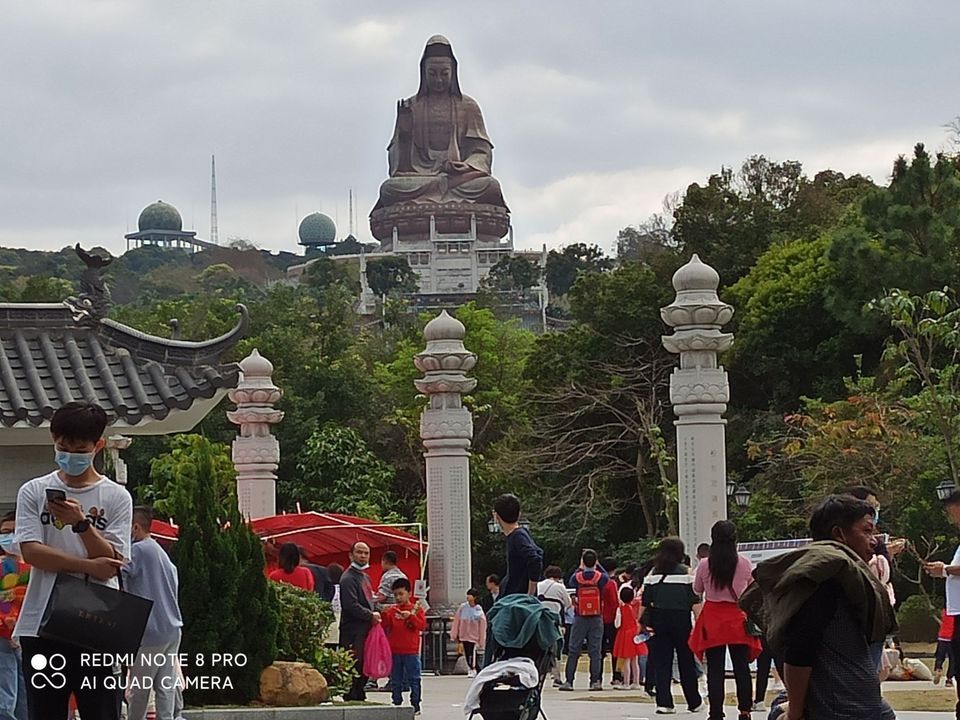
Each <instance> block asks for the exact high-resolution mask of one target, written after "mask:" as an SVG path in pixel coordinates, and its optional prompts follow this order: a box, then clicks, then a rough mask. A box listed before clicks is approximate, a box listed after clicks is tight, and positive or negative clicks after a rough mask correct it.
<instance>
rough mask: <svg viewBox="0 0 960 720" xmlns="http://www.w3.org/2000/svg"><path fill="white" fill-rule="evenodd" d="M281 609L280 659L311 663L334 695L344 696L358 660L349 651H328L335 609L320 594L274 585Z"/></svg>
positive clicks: (278, 636)
mask: <svg viewBox="0 0 960 720" xmlns="http://www.w3.org/2000/svg"><path fill="white" fill-rule="evenodd" d="M273 587H274V590H275V592H276V596H277V600H278V601H279V607H280V624H279V628H278V632H277V658H278V659H279V660H292V661H298V662H305V663H310V664H311V665H313V667H315V668H316V669H317V670H319V671H320V674H321V675H323V677H324V679H326V681H327V687H329V688H330V694H331V696H332V695H342V694H343V693H344V692H345V691H346V690H347V689H348V688H349V687H350V683H351V681H352V680H353V678H354V669H353V666H354V660H353V655H351V654H350V653H349V652H347V651H346V650H330V649H329V648H326V647H324V642H326V639H327V630H328V629H329V627H330V625H331V624H332V623H333V607H332V606H331V605H330V603H328V602H326V601H325V600H321V599H320V598H319V597H318V596H317V595H316V593H313V592H309V591H307V590H301V589H300V588H297V587H294V586H293V585H288V584H286V583H273Z"/></svg>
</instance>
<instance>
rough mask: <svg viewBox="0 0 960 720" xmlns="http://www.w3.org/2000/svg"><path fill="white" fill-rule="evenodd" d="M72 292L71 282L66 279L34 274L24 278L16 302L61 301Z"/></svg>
mask: <svg viewBox="0 0 960 720" xmlns="http://www.w3.org/2000/svg"><path fill="white" fill-rule="evenodd" d="M73 294H74V289H73V284H72V283H70V282H68V281H67V280H64V279H62V278H57V277H42V276H39V275H34V276H32V277H28V278H26V279H25V280H24V282H23V284H22V287H21V288H20V290H19V292H18V293H17V298H16V302H22V303H42V302H61V301H62V300H65V299H66V298H67V297H69V296H70V295H73Z"/></svg>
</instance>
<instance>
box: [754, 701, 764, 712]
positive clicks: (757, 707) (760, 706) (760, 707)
mask: <svg viewBox="0 0 960 720" xmlns="http://www.w3.org/2000/svg"><path fill="white" fill-rule="evenodd" d="M766 711H767V706H766V705H764V704H763V703H762V702H755V703H754V704H753V707H752V708H751V709H750V712H766Z"/></svg>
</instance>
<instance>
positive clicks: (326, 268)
mask: <svg viewBox="0 0 960 720" xmlns="http://www.w3.org/2000/svg"><path fill="white" fill-rule="evenodd" d="M303 282H304V283H306V284H307V285H308V286H309V287H312V288H315V289H317V290H323V289H325V288H327V287H330V286H331V285H340V286H341V287H344V288H346V289H347V290H349V291H350V292H351V293H354V294H356V293H358V292H359V291H360V284H359V282H358V281H357V280H354V279H353V278H352V277H351V276H350V272H349V270H347V267H346V265H345V264H344V263H338V262H336V261H335V260H333V259H332V258H329V257H327V256H326V255H321V256H320V257H318V258H317V259H316V260H314V261H313V262H312V263H310V266H309V267H308V268H307V271H306V273H305V274H304V278H303Z"/></svg>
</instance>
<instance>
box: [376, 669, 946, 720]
mask: <svg viewBox="0 0 960 720" xmlns="http://www.w3.org/2000/svg"><path fill="white" fill-rule="evenodd" d="M469 683H470V681H469V680H468V679H467V678H465V677H463V676H456V677H451V676H444V677H434V676H425V677H424V678H423V720H441V718H442V719H443V720H447V719H448V718H449V720H460V719H461V718H463V717H464V715H463V697H464V695H465V694H466V691H467V688H468V687H469ZM548 685H549V683H548ZM728 686H729V690H730V691H733V683H732V681H731V682H729V683H728ZM927 687H930V688H932V687H933V685H932V684H931V683H921V682H909V683H886V684H885V685H884V693H893V692H897V691H899V690H908V689H909V690H922V689H924V688H927ZM638 697H639V694H637V693H632V692H630V693H624V695H623V696H621V695H620V693H619V692H616V691H613V690H607V691H605V692H603V693H587V692H585V691H578V692H573V693H558V692H557V691H556V690H554V689H553V688H547V689H546V692H545V694H544V702H543V710H544V713H545V714H546V716H547V718H548V719H549V720H656V719H657V718H660V717H670V716H660V715H655V714H654V710H655V706H654V705H653V704H652V703H650V702H639V701H637V700H636V699H634V698H638ZM608 698H609V699H610V700H611V702H601V701H600V700H601V699H602V700H606V699H608ZM367 699H368V700H371V701H375V702H383V703H389V702H390V695H389V693H382V692H381V693H369V694H368V696H367ZM683 708H684V704H683V701H682V700H680V699H678V701H677V715H676V717H677V718H697V719H698V720H704V719H705V718H706V717H707V713H706V708H704V710H703V711H702V712H697V713H696V714H691V713H687V712H683ZM736 717H737V714H736V712H735V711H734V710H733V709H732V708H728V710H727V718H736ZM753 718H754V720H766V714H765V713H764V714H760V713H755V714H754V716H753ZM897 718H898V720H952V718H953V714H952V713H929V712H900V713H897Z"/></svg>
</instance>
